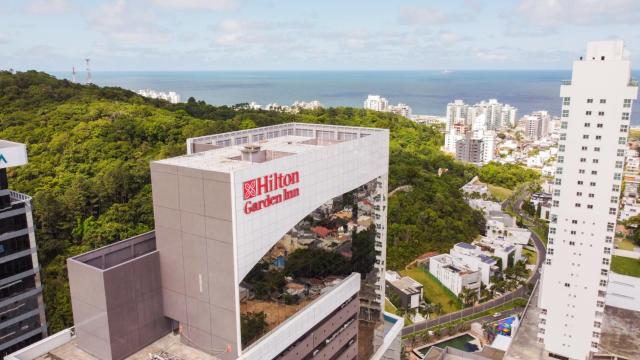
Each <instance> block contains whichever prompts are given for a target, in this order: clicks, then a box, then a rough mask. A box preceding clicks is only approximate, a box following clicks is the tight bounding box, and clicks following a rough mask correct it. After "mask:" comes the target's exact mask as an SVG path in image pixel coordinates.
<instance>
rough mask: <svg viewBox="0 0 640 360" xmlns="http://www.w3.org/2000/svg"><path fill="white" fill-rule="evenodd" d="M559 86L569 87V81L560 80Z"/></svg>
mask: <svg viewBox="0 0 640 360" xmlns="http://www.w3.org/2000/svg"><path fill="white" fill-rule="evenodd" d="M560 85H571V80H562V81H560Z"/></svg>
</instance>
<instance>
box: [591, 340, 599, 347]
mask: <svg viewBox="0 0 640 360" xmlns="http://www.w3.org/2000/svg"><path fill="white" fill-rule="evenodd" d="M591 347H592V348H594V349H597V348H598V343H597V342H595V341H592V342H591Z"/></svg>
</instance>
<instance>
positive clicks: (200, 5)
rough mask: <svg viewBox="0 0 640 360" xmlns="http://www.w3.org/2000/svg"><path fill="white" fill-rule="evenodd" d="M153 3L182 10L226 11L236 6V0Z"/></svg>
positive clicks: (178, 0) (186, 0)
mask: <svg viewBox="0 0 640 360" xmlns="http://www.w3.org/2000/svg"><path fill="white" fill-rule="evenodd" d="M151 2H152V3H154V4H156V5H159V6H162V7H166V8H172V9H181V10H224V9H229V8H232V7H234V6H235V5H236V1H235V0H151Z"/></svg>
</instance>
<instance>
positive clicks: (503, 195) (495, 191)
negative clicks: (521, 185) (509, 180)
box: [487, 184, 513, 201]
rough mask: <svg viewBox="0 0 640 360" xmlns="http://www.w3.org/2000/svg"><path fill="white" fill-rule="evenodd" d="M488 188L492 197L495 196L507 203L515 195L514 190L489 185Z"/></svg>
mask: <svg viewBox="0 0 640 360" xmlns="http://www.w3.org/2000/svg"><path fill="white" fill-rule="evenodd" d="M487 187H488V188H489V192H490V193H491V195H493V197H495V198H496V199H498V200H499V201H505V200H507V198H509V197H510V196H511V194H513V190H509V189H507V188H503V187H500V186H496V185H491V184H487Z"/></svg>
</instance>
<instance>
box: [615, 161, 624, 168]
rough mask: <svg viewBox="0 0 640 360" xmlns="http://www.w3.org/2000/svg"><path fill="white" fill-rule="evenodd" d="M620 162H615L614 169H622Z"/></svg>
mask: <svg viewBox="0 0 640 360" xmlns="http://www.w3.org/2000/svg"><path fill="white" fill-rule="evenodd" d="M622 165H623V164H622V161H616V169H622Z"/></svg>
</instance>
